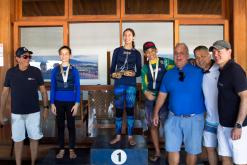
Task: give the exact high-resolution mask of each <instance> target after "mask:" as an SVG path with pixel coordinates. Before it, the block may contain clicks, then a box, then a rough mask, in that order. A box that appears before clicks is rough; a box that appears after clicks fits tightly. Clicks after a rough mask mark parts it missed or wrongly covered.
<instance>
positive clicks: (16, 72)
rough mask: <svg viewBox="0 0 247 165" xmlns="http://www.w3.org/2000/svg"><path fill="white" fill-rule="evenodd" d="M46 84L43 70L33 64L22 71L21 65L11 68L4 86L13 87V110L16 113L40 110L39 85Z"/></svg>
mask: <svg viewBox="0 0 247 165" xmlns="http://www.w3.org/2000/svg"><path fill="white" fill-rule="evenodd" d="M41 85H44V80H43V77H42V74H41V71H40V70H39V69H38V68H36V67H33V66H29V67H28V68H27V69H26V70H24V71H21V70H20V69H19V66H18V65H17V66H15V67H13V68H10V69H9V70H8V71H7V73H6V77H5V82H4V86H5V87H9V88H10V89H11V111H12V113H14V114H30V113H35V112H38V111H39V110H40V108H39V96H38V90H39V86H41Z"/></svg>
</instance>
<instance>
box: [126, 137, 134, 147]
mask: <svg viewBox="0 0 247 165" xmlns="http://www.w3.org/2000/svg"><path fill="white" fill-rule="evenodd" d="M128 141H129V144H130V145H131V146H134V145H136V142H135V140H134V138H133V137H129V138H128Z"/></svg>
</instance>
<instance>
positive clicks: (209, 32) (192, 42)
mask: <svg viewBox="0 0 247 165" xmlns="http://www.w3.org/2000/svg"><path fill="white" fill-rule="evenodd" d="M223 32H224V27H223V25H194V26H193V25H182V26H180V27H179V36H180V39H179V40H180V42H184V43H186V44H187V45H188V47H189V52H190V56H191V57H193V56H194V55H193V50H194V48H195V47H197V46H199V45H205V46H207V47H210V46H211V45H212V44H213V42H215V41H217V40H222V39H223V38H224V37H223V36H224V33H223Z"/></svg>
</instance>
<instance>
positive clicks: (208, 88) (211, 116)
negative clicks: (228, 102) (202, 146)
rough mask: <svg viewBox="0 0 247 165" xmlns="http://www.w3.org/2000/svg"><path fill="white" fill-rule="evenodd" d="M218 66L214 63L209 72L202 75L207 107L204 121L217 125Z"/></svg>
mask: <svg viewBox="0 0 247 165" xmlns="http://www.w3.org/2000/svg"><path fill="white" fill-rule="evenodd" d="M219 74H220V72H219V66H218V65H217V64H214V65H213V66H212V67H211V68H210V69H209V73H205V74H204V75H203V81H202V89H203V94H204V97H205V106H206V109H207V115H206V122H208V123H210V124H213V125H218V123H219V115H218V88H217V83H218V78H219Z"/></svg>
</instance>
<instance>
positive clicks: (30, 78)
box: [27, 77, 35, 81]
mask: <svg viewBox="0 0 247 165" xmlns="http://www.w3.org/2000/svg"><path fill="white" fill-rule="evenodd" d="M27 80H29V81H32V80H35V78H32V77H28V78H27Z"/></svg>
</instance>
